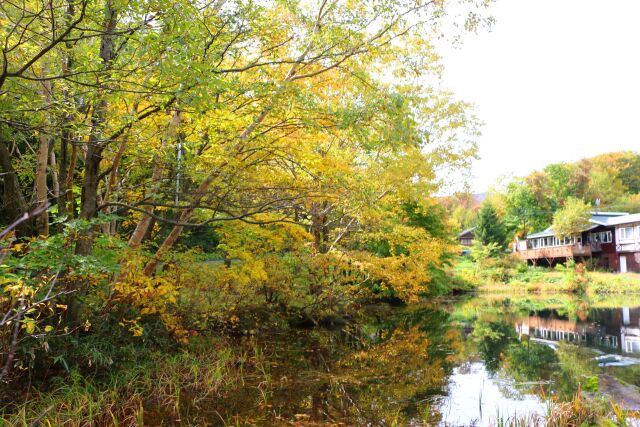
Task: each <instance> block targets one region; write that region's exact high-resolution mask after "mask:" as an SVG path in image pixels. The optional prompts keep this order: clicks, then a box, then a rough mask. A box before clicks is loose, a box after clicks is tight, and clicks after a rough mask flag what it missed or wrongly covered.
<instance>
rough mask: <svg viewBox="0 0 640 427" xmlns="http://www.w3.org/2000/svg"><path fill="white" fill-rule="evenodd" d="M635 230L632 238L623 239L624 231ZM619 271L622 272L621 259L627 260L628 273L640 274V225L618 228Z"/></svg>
mask: <svg viewBox="0 0 640 427" xmlns="http://www.w3.org/2000/svg"><path fill="white" fill-rule="evenodd" d="M625 228H633V235H632V238H625V239H623V238H622V233H623V229H625ZM616 241H617V244H616V251H617V254H618V256H617V261H618V265H617V266H616V267H617V268H616V270H617V271H621V262H620V259H621V258H622V257H623V256H624V257H625V258H626V260H627V272H632V273H640V223H632V224H620V225H617V226H616Z"/></svg>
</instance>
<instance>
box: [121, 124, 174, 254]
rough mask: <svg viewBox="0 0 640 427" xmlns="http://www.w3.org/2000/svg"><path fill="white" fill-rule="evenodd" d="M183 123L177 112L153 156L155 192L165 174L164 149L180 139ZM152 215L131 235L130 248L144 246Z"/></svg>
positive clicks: (145, 216)
mask: <svg viewBox="0 0 640 427" xmlns="http://www.w3.org/2000/svg"><path fill="white" fill-rule="evenodd" d="M181 122H182V113H181V112H180V111H176V112H174V113H173V115H172V116H171V121H170V122H169V126H168V128H167V135H166V137H165V138H164V139H163V142H162V145H161V147H160V150H156V152H155V153H154V155H153V160H152V163H153V172H152V173H151V183H152V185H153V186H154V190H155V189H157V183H158V182H160V180H161V178H162V174H163V172H164V167H163V161H162V158H161V155H162V148H163V147H164V146H165V145H166V144H167V142H168V141H170V140H176V138H177V137H178V128H179V127H180V123H181ZM151 219H152V218H151V215H149V214H146V213H143V214H142V217H141V218H140V221H139V222H138V224H137V225H136V228H135V230H134V231H133V233H132V234H131V238H129V247H130V248H131V249H137V248H139V247H140V245H141V244H142V240H143V239H144V237H145V236H146V235H147V230H148V229H149V224H151Z"/></svg>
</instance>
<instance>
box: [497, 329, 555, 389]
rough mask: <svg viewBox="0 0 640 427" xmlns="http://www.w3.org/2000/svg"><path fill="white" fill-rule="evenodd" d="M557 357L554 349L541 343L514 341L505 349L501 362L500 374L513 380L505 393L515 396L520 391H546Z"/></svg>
mask: <svg viewBox="0 0 640 427" xmlns="http://www.w3.org/2000/svg"><path fill="white" fill-rule="evenodd" d="M557 363H558V357H557V356H556V353H555V351H554V350H553V349H552V348H550V347H547V346H546V345H543V344H538V343H533V342H531V341H529V340H527V341H526V342H524V343H523V342H520V341H515V342H513V343H511V344H510V345H509V346H508V347H507V349H506V350H505V353H504V357H503V359H502V363H501V369H500V372H501V375H502V376H504V377H508V378H509V379H511V380H513V381H512V382H515V384H513V385H514V386H515V387H513V388H510V389H509V390H508V392H510V393H507V392H506V391H503V392H505V394H508V395H510V396H511V397H513V398H517V397H519V396H521V395H522V393H540V392H541V391H542V390H544V392H545V393H547V392H548V387H547V386H548V380H549V378H550V376H551V374H552V372H553V371H554V369H556V366H557Z"/></svg>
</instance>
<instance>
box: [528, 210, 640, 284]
mask: <svg viewBox="0 0 640 427" xmlns="http://www.w3.org/2000/svg"><path fill="white" fill-rule="evenodd" d="M589 222H590V223H591V224H593V225H591V226H590V227H588V228H587V229H585V230H582V231H581V232H579V233H576V234H575V235H572V236H567V237H565V238H562V239H559V238H558V237H556V236H555V234H554V232H553V229H552V228H551V227H549V228H547V229H546V230H544V231H541V232H539V233H535V234H530V235H529V236H527V238H526V239H524V240H518V241H517V242H516V245H515V252H517V253H518V254H519V255H520V257H521V258H522V259H524V260H526V261H527V262H531V263H532V264H534V265H537V264H545V265H549V266H552V265H554V264H557V263H559V262H565V261H567V260H568V259H577V260H579V261H582V262H585V261H587V260H591V261H595V262H596V263H597V264H598V265H599V266H601V267H603V268H605V269H608V270H614V271H621V272H627V271H634V272H640V214H633V215H629V214H628V213H626V212H592V214H591V218H590V219H589Z"/></svg>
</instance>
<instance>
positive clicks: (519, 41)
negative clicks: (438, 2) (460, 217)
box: [441, 0, 640, 192]
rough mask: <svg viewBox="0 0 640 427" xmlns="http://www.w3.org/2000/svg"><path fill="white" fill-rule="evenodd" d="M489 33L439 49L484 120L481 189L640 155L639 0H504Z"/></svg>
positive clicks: (477, 184)
mask: <svg viewBox="0 0 640 427" xmlns="http://www.w3.org/2000/svg"><path fill="white" fill-rule="evenodd" d="M490 11H491V14H492V15H493V16H494V17H495V18H496V20H497V22H496V24H495V25H494V27H493V29H492V30H491V32H487V31H480V33H479V34H477V35H475V34H471V35H467V36H465V38H464V43H463V44H462V46H460V47H458V48H451V47H447V48H445V49H442V50H441V53H442V56H443V63H444V66H445V72H444V77H443V84H444V86H445V87H447V88H448V89H450V90H452V91H453V92H454V93H456V94H457V96H458V97H459V98H461V99H463V100H465V101H469V102H472V103H474V104H475V105H476V113H477V115H478V116H479V118H480V119H481V120H482V121H484V122H485V123H486V125H485V126H484V128H483V136H482V137H481V140H480V141H479V148H480V156H481V159H480V160H479V161H477V162H476V163H475V165H474V169H473V174H474V176H475V179H474V180H473V182H472V187H473V190H474V191H476V192H483V191H485V190H486V189H487V188H488V187H489V186H491V185H493V184H494V183H495V182H496V180H497V179H498V178H499V177H500V176H502V175H510V174H515V175H526V174H527V173H529V172H531V171H533V170H536V169H540V168H542V167H544V166H545V165H547V164H549V163H552V162H559V161H574V160H578V159H580V158H583V157H589V156H592V155H595V154H599V153H605V152H610V151H618V150H634V151H640V135H639V127H640V115H639V113H640V108H639V107H638V104H639V103H640V21H639V19H640V0H607V1H606V2H605V1H595V0H497V1H496V3H495V4H493V5H492V6H491V9H490Z"/></svg>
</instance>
